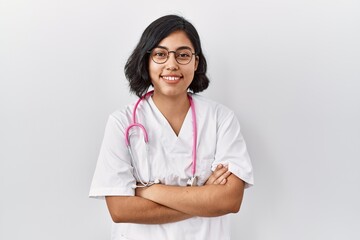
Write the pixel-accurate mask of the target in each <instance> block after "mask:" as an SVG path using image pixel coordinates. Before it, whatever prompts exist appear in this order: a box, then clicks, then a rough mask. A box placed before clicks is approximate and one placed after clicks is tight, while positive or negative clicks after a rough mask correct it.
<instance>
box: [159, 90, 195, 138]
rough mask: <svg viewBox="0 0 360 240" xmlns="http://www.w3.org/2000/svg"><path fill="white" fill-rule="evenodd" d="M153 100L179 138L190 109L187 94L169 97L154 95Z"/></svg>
mask: <svg viewBox="0 0 360 240" xmlns="http://www.w3.org/2000/svg"><path fill="white" fill-rule="evenodd" d="M152 98H153V101H154V103H155V105H156V107H157V108H158V109H159V110H160V112H161V113H162V114H163V115H164V117H165V118H166V120H167V121H168V122H169V124H170V126H171V128H172V129H173V130H174V133H175V134H176V135H177V136H178V134H179V132H180V129H181V126H182V124H183V122H184V119H185V117H186V114H187V112H188V111H189V108H190V102H189V98H188V96H187V94H184V95H181V96H174V97H169V96H163V95H159V94H156V93H154V95H153V97H152Z"/></svg>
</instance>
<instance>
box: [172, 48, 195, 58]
mask: <svg viewBox="0 0 360 240" xmlns="http://www.w3.org/2000/svg"><path fill="white" fill-rule="evenodd" d="M191 55H192V54H191V52H190V51H188V50H181V51H179V52H177V53H176V56H177V57H178V58H190V57H191Z"/></svg>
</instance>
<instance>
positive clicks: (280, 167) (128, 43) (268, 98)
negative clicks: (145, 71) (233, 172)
mask: <svg viewBox="0 0 360 240" xmlns="http://www.w3.org/2000/svg"><path fill="white" fill-rule="evenodd" d="M359 13H360V2H359V1H357V0H353V1H351V0H338V1H335V0H327V1H325V0H304V1H300V0H294V1H285V0H274V1H268V0H253V1H244V0H239V1H226V0H224V1H209V0H207V1H205V0H203V1H191V0H182V1H165V0H160V1H145V0H138V1H119V0H103V1H95V0H33V1H30V0H29V1H26V0H0V239H4V240H12V239H16V240H18V239H36V240H49V239H51V240H56V239H59V240H60V239H61V240H63V239H86V240H92V239H93V240H95V239H96V240H98V239H109V237H110V222H111V220H110V217H109V214H108V211H107V208H106V206H105V203H104V202H103V201H100V200H93V199H88V197H87V196H88V192H89V187H90V183H91V179H92V174H93V172H94V169H95V164H96V161H97V156H98V153H99V149H100V144H101V141H102V137H103V133H104V128H105V123H106V120H107V117H108V115H109V114H110V113H111V112H113V111H114V110H115V109H117V108H121V107H123V106H125V105H126V104H128V103H130V102H132V101H134V100H135V99H136V98H135V97H134V96H132V95H130V94H129V93H128V87H127V82H126V79H125V77H124V73H123V67H124V64H125V61H126V60H127V58H128V56H129V55H130V53H131V51H132V50H133V48H134V47H135V45H136V44H137V42H138V40H139V38H140V35H141V33H142V32H143V30H144V29H145V27H146V26H147V25H148V24H150V23H151V22H152V21H153V20H155V19H156V18H158V17H160V16H162V15H165V14H180V15H183V16H184V17H185V18H187V19H188V20H190V21H191V22H192V23H193V24H194V25H195V27H196V28H197V30H198V31H199V33H200V36H201V39H202V44H203V49H204V51H205V55H206V57H207V60H208V74H209V77H210V79H211V85H210V87H209V89H208V90H206V91H205V92H203V93H202V95H204V96H206V97H209V98H212V99H214V100H216V101H218V102H221V103H223V104H225V105H227V106H228V107H230V108H231V109H233V110H234V111H235V113H236V115H237V116H238V118H239V121H240V123H241V126H242V132H243V135H244V137H245V139H246V141H247V145H248V150H249V153H250V156H251V158H252V162H253V165H254V169H255V186H254V187H253V188H250V189H248V190H246V193H245V198H244V201H243V204H242V208H241V210H240V212H239V213H238V214H234V215H233V216H232V236H233V239H244V240H289V239H291V240H304V239H316V240H339V239H346V240H349V239H360V231H359V223H360V206H359V202H360V190H359V189H360V187H359V185H360V174H359V168H360V127H359V124H360V57H359V56H360V46H359V43H360V14H359Z"/></svg>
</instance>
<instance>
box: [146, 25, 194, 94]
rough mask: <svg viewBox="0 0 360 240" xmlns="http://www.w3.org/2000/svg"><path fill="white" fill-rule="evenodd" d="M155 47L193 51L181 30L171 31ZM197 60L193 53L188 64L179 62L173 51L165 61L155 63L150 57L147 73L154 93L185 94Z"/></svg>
mask: <svg viewBox="0 0 360 240" xmlns="http://www.w3.org/2000/svg"><path fill="white" fill-rule="evenodd" d="M157 47H160V48H163V49H167V50H168V51H176V50H179V49H185V48H189V49H190V50H191V52H192V53H194V52H195V49H194V46H193V45H192V43H191V41H190V39H189V38H188V37H187V36H186V34H185V32H183V31H177V32H174V33H171V34H170V35H169V36H167V37H166V38H164V39H163V40H162V41H161V42H160V43H159V44H158V46H157ZM180 57H181V56H180ZM179 60H181V59H179ZM198 62H199V61H198V57H196V56H195V55H194V56H192V59H191V61H190V62H189V63H188V64H186V65H182V64H179V63H178V62H177V61H176V59H175V54H174V53H173V52H171V53H170V55H169V58H168V59H167V61H166V62H165V63H161V64H158V63H155V62H154V61H153V60H152V58H151V57H150V58H149V74H150V78H151V82H152V84H153V86H154V95H162V96H172V97H175V96H182V95H184V96H185V95H186V94H187V89H188V87H189V85H190V84H191V82H192V80H193V78H194V74H195V71H196V68H197V65H198Z"/></svg>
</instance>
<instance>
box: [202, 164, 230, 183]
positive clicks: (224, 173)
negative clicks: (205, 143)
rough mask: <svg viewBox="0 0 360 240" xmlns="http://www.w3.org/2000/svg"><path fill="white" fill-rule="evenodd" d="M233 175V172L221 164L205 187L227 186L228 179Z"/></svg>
mask: <svg viewBox="0 0 360 240" xmlns="http://www.w3.org/2000/svg"><path fill="white" fill-rule="evenodd" d="M230 175H231V172H229V171H228V168H227V166H223V165H222V164H219V165H218V166H217V167H216V169H215V171H214V172H213V173H212V174H211V176H210V177H209V178H208V180H207V181H206V183H205V185H210V184H221V185H223V184H226V182H227V178H228V177H229V176H230Z"/></svg>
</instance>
